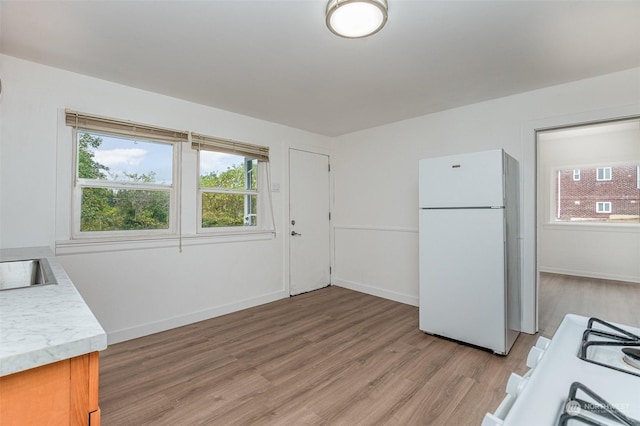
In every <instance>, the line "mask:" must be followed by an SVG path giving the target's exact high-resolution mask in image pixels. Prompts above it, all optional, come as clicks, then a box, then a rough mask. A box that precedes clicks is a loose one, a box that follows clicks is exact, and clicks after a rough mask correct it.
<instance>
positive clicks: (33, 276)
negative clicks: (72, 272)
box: [0, 259, 57, 290]
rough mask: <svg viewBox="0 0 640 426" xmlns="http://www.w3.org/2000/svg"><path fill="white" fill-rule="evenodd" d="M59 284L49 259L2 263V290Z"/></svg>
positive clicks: (0, 270)
mask: <svg viewBox="0 0 640 426" xmlns="http://www.w3.org/2000/svg"><path fill="white" fill-rule="evenodd" d="M47 284H57V283H56V281H55V277H54V275H53V271H52V270H51V266H50V265H49V262H48V261H47V259H30V260H17V261H11V262H0V290H11V289H14V288H26V287H33V286H41V285H47Z"/></svg>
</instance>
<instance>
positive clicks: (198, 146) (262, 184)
mask: <svg viewBox="0 0 640 426" xmlns="http://www.w3.org/2000/svg"><path fill="white" fill-rule="evenodd" d="M192 137H193V140H194V141H193V142H192V148H193V149H195V150H196V152H197V158H198V160H197V166H196V187H197V213H196V221H197V225H196V232H197V233H198V234H200V235H216V234H252V233H265V232H268V233H275V222H274V218H273V211H272V206H273V203H272V200H271V191H270V186H271V184H270V175H269V148H267V147H263V146H259V145H251V144H247V143H244V142H238V141H232V140H228V139H220V138H215V137H211V136H204V135H200V134H196V133H192ZM202 150H207V151H214V152H220V153H227V154H233V155H238V156H244V158H245V179H246V178H247V176H246V164H247V163H246V161H247V160H248V159H251V160H257V170H256V173H257V180H256V182H257V184H256V189H255V190H253V189H244V190H240V189H237V190H236V189H225V188H215V187H202V186H200V152H201V151H202ZM253 152H255V153H256V154H257V155H256V156H253V155H252V153H253ZM243 153H245V154H243ZM245 182H246V181H245ZM205 193H214V194H215V193H217V194H238V195H249V196H256V225H245V226H213V227H203V226H202V198H203V194H205ZM245 209H246V204H245Z"/></svg>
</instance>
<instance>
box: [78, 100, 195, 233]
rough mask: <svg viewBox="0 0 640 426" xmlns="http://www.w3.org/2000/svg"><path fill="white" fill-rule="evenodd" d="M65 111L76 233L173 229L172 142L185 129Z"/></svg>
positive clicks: (184, 136)
mask: <svg viewBox="0 0 640 426" xmlns="http://www.w3.org/2000/svg"><path fill="white" fill-rule="evenodd" d="M66 115H67V124H68V125H71V126H73V127H74V132H73V133H74V140H75V152H76V162H75V179H74V197H73V212H74V213H73V216H74V217H73V234H74V236H77V237H83V236H84V237H86V236H99V235H132V234H157V233H163V234H167V233H174V232H175V227H176V226H175V224H176V221H177V218H176V211H177V209H176V200H177V194H176V193H177V189H176V185H175V181H176V179H175V176H177V173H178V171H177V170H176V168H177V167H176V163H177V162H176V161H175V158H176V156H177V155H176V153H177V152H178V150H177V148H178V144H177V143H176V142H178V141H181V140H187V138H188V134H186V133H181V132H174V131H170V130H167V131H165V130H162V129H155V128H152V127H148V126H143V125H137V124H133V123H129V122H119V121H116V120H111V119H105V118H100V117H94V116H87V115H83V114H79V113H74V112H71V111H67V113H66Z"/></svg>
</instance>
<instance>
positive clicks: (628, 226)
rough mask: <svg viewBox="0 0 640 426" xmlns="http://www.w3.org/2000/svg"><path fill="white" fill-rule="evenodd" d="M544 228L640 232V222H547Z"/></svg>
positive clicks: (543, 225)
mask: <svg viewBox="0 0 640 426" xmlns="http://www.w3.org/2000/svg"><path fill="white" fill-rule="evenodd" d="M542 227H543V228H544V229H548V230H552V229H555V230H563V231H578V230H580V231H593V232H626V233H629V232H631V233H634V232H638V233H640V223H612V222H596V223H585V222H546V223H544V224H542Z"/></svg>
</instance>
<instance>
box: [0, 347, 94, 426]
mask: <svg viewBox="0 0 640 426" xmlns="http://www.w3.org/2000/svg"><path fill="white" fill-rule="evenodd" d="M98 364H99V355H98V352H92V353H89V354H86V355H81V356H77V357H75V358H70V359H66V360H63V361H58V362H55V363H53V364H47V365H43V366H41V367H36V368H33V369H31V370H26V371H21V372H19V373H14V374H10V375H8V376H4V377H0V425H2V426H14V425H15V426H31V425H34V426H36V425H37V426H40V425H56V426H57V425H72V426H76V425H78V426H80V425H82V426H86V425H90V426H99V425H100V408H99V407H98V367H99V366H98Z"/></svg>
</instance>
